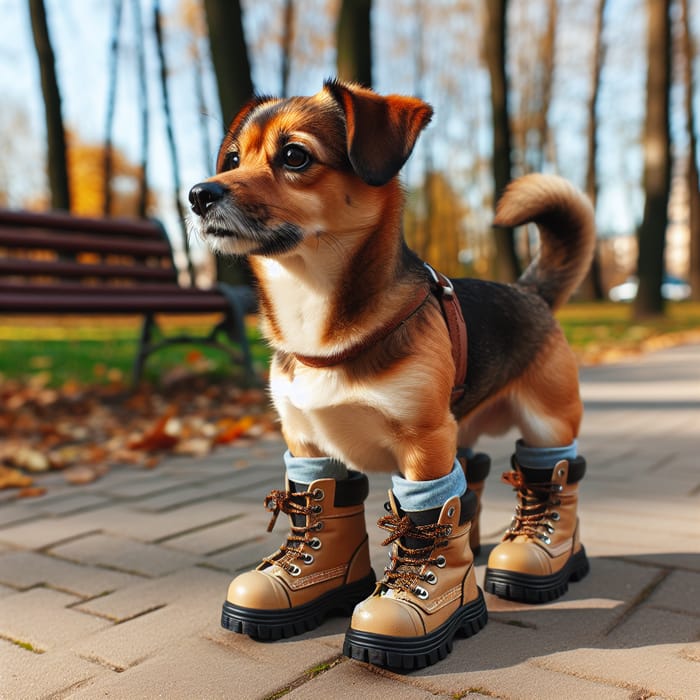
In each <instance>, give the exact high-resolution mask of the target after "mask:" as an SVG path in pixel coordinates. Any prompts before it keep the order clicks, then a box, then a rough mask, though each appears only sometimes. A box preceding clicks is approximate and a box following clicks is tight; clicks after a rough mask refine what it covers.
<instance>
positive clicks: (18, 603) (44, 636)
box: [0, 588, 111, 651]
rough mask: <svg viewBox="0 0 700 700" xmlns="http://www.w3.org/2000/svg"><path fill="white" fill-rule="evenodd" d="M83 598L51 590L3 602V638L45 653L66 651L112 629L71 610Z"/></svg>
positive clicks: (0, 604)
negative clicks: (86, 638) (105, 630)
mask: <svg viewBox="0 0 700 700" xmlns="http://www.w3.org/2000/svg"><path fill="white" fill-rule="evenodd" d="M79 601H80V598H78V597H76V596H72V595H68V594H67V593H60V592H58V591H52V590H49V589H48V588H33V589H31V590H29V591H24V592H21V593H15V594H14V595H10V596H5V597H4V598H2V599H0V637H4V638H5V639H10V640H14V641H17V642H23V643H28V644H31V645H33V646H34V647H35V648H37V649H39V650H42V651H49V650H52V649H64V648H66V647H68V646H69V645H71V644H73V643H75V642H76V641H77V640H80V639H83V638H85V637H87V636H88V635H90V634H91V633H93V632H96V631H98V630H103V629H105V628H107V627H109V626H110V624H111V623H109V622H108V621H106V620H101V619H99V618H97V617H93V616H92V615H86V614H85V613H82V612H79V611H76V610H71V609H70V608H69V607H68V606H70V605H73V604H75V603H77V602H79Z"/></svg>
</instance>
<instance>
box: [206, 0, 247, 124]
mask: <svg viewBox="0 0 700 700" xmlns="http://www.w3.org/2000/svg"><path fill="white" fill-rule="evenodd" d="M204 8H205V10H206V15H207V26H208V28H209V45H210V47H211V58H212V62H213V64H214V72H215V73H216V85H217V88H218V91H219V103H220V105H221V116H222V117H223V119H224V122H225V123H226V125H227V126H228V124H229V123H230V122H231V120H232V119H233V118H234V117H235V116H236V114H237V113H238V111H239V110H240V109H241V107H242V106H243V105H244V104H245V103H246V102H247V101H248V100H249V99H250V98H251V96H252V95H253V81H252V78H251V74H250V62H249V60H248V49H247V46H246V43H245V36H244V34H243V14H242V10H241V3H240V0H204Z"/></svg>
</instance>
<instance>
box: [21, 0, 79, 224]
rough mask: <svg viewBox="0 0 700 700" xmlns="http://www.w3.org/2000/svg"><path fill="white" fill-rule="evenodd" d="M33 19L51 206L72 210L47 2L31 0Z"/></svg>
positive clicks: (30, 9)
mask: <svg viewBox="0 0 700 700" xmlns="http://www.w3.org/2000/svg"><path fill="white" fill-rule="evenodd" d="M29 16H30V20H31V25H32V35H33V36H34V46H35V48H36V54H37V58H38V59H39V71H40V73H41V91H42V94H43V96H44V110H45V114H46V140H47V146H48V176H49V188H50V190H51V207H52V208H53V209H65V210H67V211H68V210H70V186H69V183H68V163H67V157H66V134H65V131H64V128H63V116H62V114H61V93H60V91H59V88H58V81H57V80H56V61H55V58H54V53H53V47H52V46H51V37H50V36H49V28H48V25H47V22H46V8H45V7H44V0H29Z"/></svg>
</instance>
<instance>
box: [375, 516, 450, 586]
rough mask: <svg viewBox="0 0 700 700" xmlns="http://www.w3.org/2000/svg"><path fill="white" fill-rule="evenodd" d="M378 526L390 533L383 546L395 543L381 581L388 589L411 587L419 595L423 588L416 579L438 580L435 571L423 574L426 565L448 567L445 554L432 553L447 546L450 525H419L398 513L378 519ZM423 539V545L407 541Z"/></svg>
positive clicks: (431, 581)
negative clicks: (434, 554)
mask: <svg viewBox="0 0 700 700" xmlns="http://www.w3.org/2000/svg"><path fill="white" fill-rule="evenodd" d="M377 525H379V527H381V528H382V529H383V530H388V531H389V532H390V533H391V534H390V535H389V537H387V538H386V539H385V540H384V542H382V546H383V547H386V546H387V545H389V544H391V543H393V542H395V543H396V547H394V548H393V549H392V551H391V553H390V555H389V556H390V564H389V566H388V567H386V568H385V569H384V578H383V579H382V584H383V585H384V586H386V588H394V589H397V590H404V591H405V590H408V591H411V592H412V593H416V594H418V595H419V597H422V596H420V593H421V591H422V590H423V589H421V588H420V587H419V586H417V581H419V580H420V581H428V582H429V583H434V582H435V580H436V579H435V574H434V573H432V572H430V571H425V572H424V573H421V570H422V569H424V567H425V566H429V565H431V564H435V565H437V566H438V567H440V568H442V567H443V566H445V557H443V556H442V555H438V556H431V555H432V554H433V552H434V550H435V549H437V548H439V547H445V546H446V545H447V538H448V537H449V536H450V535H451V534H452V526H451V525H439V524H438V523H431V524H429V525H416V524H415V523H414V522H413V521H412V520H411V519H410V518H409V517H408V516H407V515H404V516H403V517H402V518H400V517H399V516H398V515H396V514H395V513H390V514H389V515H385V516H383V517H381V518H379V520H378V521H377ZM412 540H420V541H424V542H426V545H425V546H424V547H409V546H408V545H407V542H411V543H412V544H413V542H412Z"/></svg>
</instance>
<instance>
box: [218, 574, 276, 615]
mask: <svg viewBox="0 0 700 700" xmlns="http://www.w3.org/2000/svg"><path fill="white" fill-rule="evenodd" d="M226 599H227V600H228V602H229V603H232V604H233V605H237V606H238V607H241V608H251V609H254V610H282V609H286V608H288V607H289V597H288V596H287V593H286V591H285V589H284V585H283V584H282V582H281V581H280V580H279V579H277V577H275V576H273V575H271V574H268V573H266V572H265V571H258V570H255V571H248V572H246V573H245V574H241V575H240V576H237V577H236V578H235V579H233V581H231V583H230V585H229V587H228V595H227V596H226Z"/></svg>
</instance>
